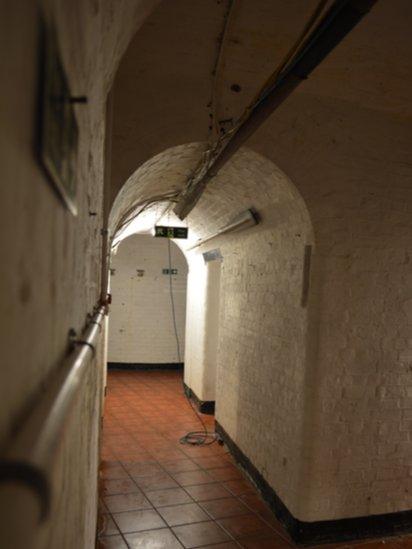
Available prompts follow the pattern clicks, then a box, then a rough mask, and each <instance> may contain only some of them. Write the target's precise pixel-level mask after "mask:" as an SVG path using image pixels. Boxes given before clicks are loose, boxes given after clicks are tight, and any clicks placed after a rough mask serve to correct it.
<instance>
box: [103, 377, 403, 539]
mask: <svg viewBox="0 0 412 549" xmlns="http://www.w3.org/2000/svg"><path fill="white" fill-rule="evenodd" d="M202 418H203V420H204V421H205V423H206V424H207V426H208V428H210V430H213V424H214V418H213V416H206V415H202ZM200 428H201V426H200V422H199V420H198V419H197V416H196V414H195V413H194V412H193V410H192V408H191V406H190V405H189V403H188V402H187V401H186V398H185V397H184V395H183V390H182V377H181V373H179V372H176V371H152V372H130V371H129V372H128V371H111V372H109V374H108V390H107V397H106V404H105V416H104V428H103V443H102V449H101V457H102V462H101V471H100V475H101V489H100V496H101V499H100V517H99V535H98V542H97V547H98V548H100V549H103V548H106V549H127V548H129V549H137V548H139V549H163V548H164V549H175V548H176V549H181V548H188V549H189V548H195V547H202V548H211V549H236V548H239V547H243V548H245V549H271V548H273V549H291V548H292V547H295V545H294V544H293V542H291V541H290V539H289V537H288V535H287V533H286V532H285V531H284V529H283V527H282V526H281V524H280V523H279V522H278V521H277V519H276V518H275V517H274V515H273V514H272V513H271V511H270V510H269V509H268V508H267V506H266V505H265V504H264V503H263V501H262V500H261V499H260V497H259V495H258V493H257V491H256V490H255V488H254V487H253V485H252V484H251V483H250V482H249V481H248V480H247V479H246V478H245V477H244V475H243V473H242V472H241V471H240V470H239V469H238V468H237V467H236V465H235V463H234V461H233V460H232V458H231V456H230V454H229V453H228V451H227V449H226V448H225V447H224V446H220V445H218V444H213V445H212V446H202V447H192V446H185V445H182V444H180V443H179V439H180V437H181V436H183V435H185V434H186V433H187V432H188V431H194V430H199V429H200ZM318 547H323V548H324V549H331V548H332V547H334V548H337V547H340V548H343V547H351V548H356V547H362V549H376V548H378V547H381V548H382V549H395V548H396V549H399V548H400V547H405V548H407V547H410V548H411V549H412V537H404V538H400V537H399V538H391V539H386V540H371V541H364V542H362V543H352V544H340V545H323V546H318Z"/></svg>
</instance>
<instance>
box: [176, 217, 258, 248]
mask: <svg viewBox="0 0 412 549" xmlns="http://www.w3.org/2000/svg"><path fill="white" fill-rule="evenodd" d="M259 221H260V219H259V216H258V214H257V212H256V211H255V210H253V209H252V208H249V210H246V211H245V212H242V213H241V214H239V215H238V216H237V217H236V218H235V219H234V220H233V221H232V222H230V223H229V224H228V225H226V226H225V227H222V229H220V230H219V231H217V233H215V234H212V235H211V236H208V237H207V238H204V239H203V240H198V241H197V242H196V244H195V245H194V246H191V247H190V248H187V250H188V251H189V250H193V249H195V248H197V247H198V246H201V245H202V244H205V243H206V242H209V240H212V238H216V237H217V236H221V235H223V234H228V233H232V232H235V231H240V230H243V229H248V228H249V227H253V226H254V225H257V224H258V223H259Z"/></svg>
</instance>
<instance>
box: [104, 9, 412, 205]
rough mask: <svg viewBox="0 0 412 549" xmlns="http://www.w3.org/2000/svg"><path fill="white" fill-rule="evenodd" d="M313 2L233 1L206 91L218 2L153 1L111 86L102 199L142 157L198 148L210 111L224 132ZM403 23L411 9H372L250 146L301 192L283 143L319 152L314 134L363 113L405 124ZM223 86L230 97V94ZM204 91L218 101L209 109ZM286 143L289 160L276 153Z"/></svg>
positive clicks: (335, 134)
mask: <svg viewBox="0 0 412 549" xmlns="http://www.w3.org/2000/svg"><path fill="white" fill-rule="evenodd" d="M316 4H317V0H290V1H288V2H280V1H273V0H235V2H234V3H233V10H232V12H231V14H230V17H229V20H228V27H227V36H226V39H225V41H224V45H223V50H222V58H221V63H220V69H219V70H218V74H217V76H216V80H215V84H213V82H214V77H213V70H214V67H215V64H216V58H217V52H218V40H219V35H220V34H221V32H222V29H223V22H224V18H225V14H226V13H227V7H228V3H227V2H223V1H221V0H217V1H215V0H207V1H205V0H173V1H163V2H161V3H160V4H159V5H158V7H157V8H156V9H155V10H154V11H153V12H152V14H151V15H150V16H149V17H148V18H147V19H146V21H145V23H144V24H143V26H142V27H141V29H140V30H139V31H138V32H137V34H136V36H135V38H134V39H133V41H132V43H131V44H130V46H129V48H128V50H127V52H126V54H125V56H124V58H123V60H122V62H121V64H120V68H119V70H118V73H117V76H116V79H115V84H114V105H113V148H112V163H113V165H112V199H114V197H115V196H116V194H117V192H118V191H119V189H120V188H121V186H122V185H123V183H124V182H125V181H126V180H127V179H128V178H129V177H130V175H131V174H132V173H134V172H135V170H136V169H137V168H138V167H139V166H141V165H142V164H143V163H144V162H145V161H147V160H148V159H150V158H151V157H152V156H154V155H157V154H159V153H160V152H162V151H164V150H165V149H167V148H170V147H174V146H176V145H179V144H183V143H188V142H194V141H206V140H207V139H208V137H209V135H210V130H209V126H210V114H211V112H214V113H215V114H216V117H217V119H218V120H227V122H225V123H224V124H226V125H229V126H230V124H231V120H232V119H233V120H234V119H236V118H237V117H238V116H239V115H240V113H241V112H242V111H243V109H244V108H245V106H246V105H247V104H248V103H249V101H250V99H251V98H252V97H253V96H254V95H255V93H256V92H257V90H258V89H259V88H260V86H261V85H262V84H263V83H264V81H265V80H266V78H267V77H268V76H269V75H270V74H271V72H272V71H273V69H274V68H275V67H276V65H277V64H278V63H279V61H280V60H281V59H282V58H283V56H284V55H285V53H286V52H287V51H288V49H289V48H290V46H291V44H292V43H293V42H294V40H295V39H296V37H297V35H298V34H299V32H300V30H301V29H302V27H303V25H304V23H305V22H306V20H307V18H308V17H309V15H310V14H311V12H312V11H313V9H314V6H315V5H316ZM411 22H412V3H411V2H409V0H391V1H390V2H385V1H378V2H377V4H376V5H375V6H374V8H373V9H372V11H371V12H370V13H369V14H368V15H367V16H366V17H365V18H364V20H362V22H361V23H360V24H359V25H358V26H357V27H356V28H355V29H354V30H353V31H352V32H351V33H350V35H348V36H347V37H346V38H345V40H344V41H343V42H342V43H341V44H340V45H339V46H338V47H337V48H336V49H335V50H334V51H333V52H332V53H331V54H330V55H329V56H328V58H327V59H326V60H325V61H324V62H323V63H322V64H321V65H320V66H319V67H318V68H317V69H316V70H315V71H314V73H313V74H312V75H311V76H310V78H309V79H308V80H307V81H305V82H304V83H303V84H302V85H301V86H300V87H299V88H298V90H296V91H295V92H294V94H293V95H292V96H291V97H290V98H288V99H287V100H286V102H285V103H284V104H283V105H282V106H281V108H280V109H279V110H278V111H277V112H276V113H274V114H273V115H272V116H271V117H270V119H269V120H268V122H266V124H265V126H264V129H263V130H259V131H258V132H257V133H256V134H255V136H254V137H253V139H252V140H251V142H250V144H249V146H251V147H252V148H255V149H256V150H259V151H260V152H264V153H265V154H268V155H269V157H271V158H272V160H273V161H274V162H275V163H276V164H277V165H279V166H281V167H282V169H284V170H286V172H287V173H288V175H290V176H291V177H292V179H293V180H294V181H296V182H297V183H299V166H298V164H299V162H297V159H296V155H295V154H294V153H295V151H294V150H293V149H292V148H291V145H294V144H296V145H299V142H300V141H301V142H302V141H303V137H301V136H302V135H305V139H306V140H307V139H308V134H309V146H310V145H311V143H316V140H317V139H319V140H320V143H319V145H318V148H323V146H324V144H323V143H321V142H322V140H323V138H324V135H323V127H326V128H327V132H328V135H327V138H326V139H327V141H330V140H336V138H338V139H339V134H340V131H341V128H340V127H339V126H340V124H342V125H345V123H347V116H346V111H345V109H346V110H348V112H351V113H352V112H356V113H359V112H360V111H365V112H368V113H369V115H368V116H369V118H368V120H369V119H371V120H372V119H374V118H376V117H380V118H382V119H383V118H385V119H387V118H388V117H390V118H397V119H400V117H401V116H403V117H406V116H408V117H409V116H410V114H411V110H410V109H411V107H410V101H409V89H410V72H411V71H410V70H409V66H410V51H411V38H410V37H411V33H410V31H409V28H410V23H411ZM407 75H408V78H407V77H406V76H407ZM233 84H237V85H238V86H239V87H240V91H233ZM213 85H215V86H216V88H215V97H216V101H215V102H214V105H212V106H211V104H210V102H211V98H212V86H213ZM358 119H362V115H360V116H359V117H358ZM302 120H304V124H305V131H304V132H303V133H301V132H300V129H301V126H302ZM331 121H332V122H333V126H332V125H331V124H330V122H331ZM357 123H358V120H357V119H356V120H351V121H350V126H351V127H349V126H348V127H347V128H345V131H346V132H347V133H349V132H353V134H354V136H353V138H354V139H356V132H357V130H358V128H357V127H356V125H357ZM364 123H365V122H364V121H362V125H364ZM308 126H309V131H308ZM268 132H269V133H270V134H271V139H269V141H272V143H273V142H275V143H276V142H277V141H280V143H279V147H272V149H271V150H269V151H268V150H267V142H268V136H267V134H268ZM374 132H375V130H374ZM342 133H344V132H342ZM285 136H287V150H285V147H284V146H282V140H283V138H284V137H285ZM348 139H349V138H348ZM306 144H307V143H306V142H305V145H306ZM315 146H316V145H315ZM382 147H383V148H384V147H385V146H384V145H382ZM308 154H309V156H312V155H313V152H309V153H308ZM295 168H296V171H295ZM305 169H306V168H305ZM290 170H291V171H290Z"/></svg>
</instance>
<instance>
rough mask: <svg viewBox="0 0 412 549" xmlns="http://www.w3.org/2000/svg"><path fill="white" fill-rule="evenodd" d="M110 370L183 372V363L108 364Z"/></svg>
mask: <svg viewBox="0 0 412 549" xmlns="http://www.w3.org/2000/svg"><path fill="white" fill-rule="evenodd" d="M107 368H108V369H109V370H183V362H167V363H166V364H163V363H159V364H157V363H156V364H145V363H140V362H139V363H135V362H108V363H107Z"/></svg>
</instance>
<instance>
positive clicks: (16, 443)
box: [0, 306, 106, 522]
mask: <svg viewBox="0 0 412 549" xmlns="http://www.w3.org/2000/svg"><path fill="white" fill-rule="evenodd" d="M105 313H106V307H105V306H100V307H99V308H98V310H97V311H96V312H95V314H94V315H93V316H92V318H91V320H90V322H89V323H88V325H87V328H86V330H85V331H84V333H83V334H82V337H81V338H80V339H79V340H77V341H74V345H73V348H72V350H71V352H70V354H69V355H68V356H67V358H66V359H65V361H64V362H63V364H62V365H61V367H60V368H59V369H58V371H57V372H55V373H54V374H52V377H51V379H50V380H49V383H48V385H47V387H46V388H45V390H44V391H42V393H41V394H40V395H39V396H38V400H37V402H36V403H35V405H34V406H33V408H32V410H31V412H30V415H29V416H28V417H27V419H26V420H25V421H24V422H23V423H22V425H21V427H20V428H19V430H18V431H17V432H16V433H15V435H14V437H13V438H12V440H11V441H9V444H8V447H7V448H6V450H5V451H4V452H3V455H2V457H1V459H0V493H1V490H2V487H3V486H5V485H7V486H10V485H11V484H16V483H17V484H18V485H20V486H21V485H24V486H26V487H27V489H28V490H30V491H32V492H34V493H35V495H36V497H37V499H38V505H39V513H38V517H37V520H38V522H42V521H44V520H45V519H46V518H47V517H48V515H49V512H50V504H51V492H52V490H51V478H50V477H51V471H52V469H53V464H54V463H55V461H56V457H57V456H58V452H59V449H60V446H61V443H62V439H63V432H64V429H65V427H66V426H67V424H68V423H69V421H70V417H71V412H72V410H73V407H74V405H75V403H76V400H77V398H78V396H79V392H80V391H79V390H80V388H81V386H82V383H83V381H84V378H85V376H86V373H87V367H88V365H89V363H90V361H91V359H92V358H93V356H94V354H95V349H96V343H97V340H98V335H99V332H100V331H101V328H102V321H103V319H104V315H105ZM0 499H1V496H0ZM13 504H14V502H13V501H10V505H13ZM14 505H15V506H16V512H19V506H18V502H16V503H15V504H14Z"/></svg>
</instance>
